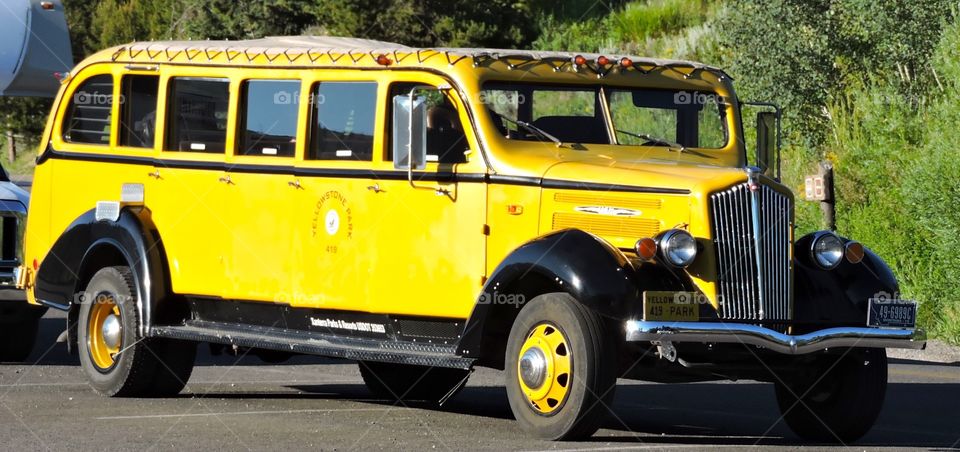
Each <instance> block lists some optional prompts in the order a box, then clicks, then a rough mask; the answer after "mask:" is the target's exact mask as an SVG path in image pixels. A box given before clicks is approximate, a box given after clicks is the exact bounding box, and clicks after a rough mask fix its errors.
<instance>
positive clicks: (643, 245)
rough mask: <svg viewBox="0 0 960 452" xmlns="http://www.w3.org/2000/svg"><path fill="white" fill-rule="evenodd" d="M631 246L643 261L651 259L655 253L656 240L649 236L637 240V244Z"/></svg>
mask: <svg viewBox="0 0 960 452" xmlns="http://www.w3.org/2000/svg"><path fill="white" fill-rule="evenodd" d="M633 248H634V250H635V251H636V252H637V256H639V257H640V259H643V260H645V261H652V260H653V258H654V257H656V255H657V241H656V240H654V239H652V238H650V237H647V238H643V239H640V240H637V244H636V245H634V246H633Z"/></svg>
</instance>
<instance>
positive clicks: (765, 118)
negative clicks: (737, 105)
mask: <svg viewBox="0 0 960 452" xmlns="http://www.w3.org/2000/svg"><path fill="white" fill-rule="evenodd" d="M779 123H780V118H779V115H778V114H777V113H776V112H772V111H761V112H759V113H757V166H758V167H760V171H761V172H762V173H763V174H765V175H767V176H768V177H771V178H775V179H779V177H780V143H779V142H780V139H779V135H780V133H779V131H780V124H779Z"/></svg>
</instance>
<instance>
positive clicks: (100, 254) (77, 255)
mask: <svg viewBox="0 0 960 452" xmlns="http://www.w3.org/2000/svg"><path fill="white" fill-rule="evenodd" d="M138 210H139V211H138V212H134V211H132V210H131V209H130V208H125V209H123V210H122V211H121V213H120V216H119V218H118V219H117V220H116V221H106V220H101V221H97V219H96V217H95V211H94V210H93V209H91V210H89V211H87V212H86V213H84V214H83V215H81V216H80V217H78V218H77V219H76V220H74V221H73V223H71V224H70V226H68V227H67V229H66V230H65V231H64V232H63V233H62V234H61V235H60V237H59V238H58V239H57V241H56V242H55V243H54V244H53V246H52V247H51V248H50V250H49V252H47V255H46V257H45V258H44V259H43V262H42V263H41V264H40V267H39V268H38V269H37V275H36V285H35V286H34V295H35V296H36V298H37V300H38V301H39V302H40V303H42V304H45V305H47V306H52V307H55V308H58V309H64V310H69V309H70V308H71V307H72V306H73V305H74V304H75V303H77V302H78V299H77V294H78V293H79V292H80V291H81V290H83V287H84V286H85V285H86V283H87V281H88V280H89V278H90V277H92V276H93V273H94V272H96V271H97V270H99V269H100V268H102V267H104V266H110V265H126V266H129V267H130V270H131V271H132V272H133V275H134V278H135V280H136V282H137V300H138V301H139V305H138V306H137V312H138V313H139V315H140V322H139V324H140V329H141V334H143V335H146V334H147V332H148V330H149V326H150V325H151V322H152V320H153V318H152V314H153V312H155V309H154V308H155V306H156V304H157V303H159V301H160V300H161V299H162V298H163V297H164V295H165V294H166V293H167V287H169V284H168V281H169V278H168V277H167V275H166V274H165V268H166V266H165V265H164V262H165V260H164V258H163V248H162V245H161V243H160V239H159V236H158V235H157V234H156V231H155V229H154V228H153V227H152V222H151V221H150V218H149V214H148V212H146V211H145V210H144V209H138Z"/></svg>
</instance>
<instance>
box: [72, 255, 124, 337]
mask: <svg viewBox="0 0 960 452" xmlns="http://www.w3.org/2000/svg"><path fill="white" fill-rule="evenodd" d="M118 265H126V266H129V265H130V263H129V262H127V258H126V256H124V255H123V253H122V252H121V251H120V250H119V249H118V248H117V247H115V246H113V245H110V244H106V243H101V244H99V245H97V246H96V247H94V248H93V249H91V250H90V251H88V252H87V254H86V256H85V257H84V259H83V262H82V263H81V264H80V271H79V272H78V274H77V283H76V285H75V286H74V291H73V293H74V296H73V300H72V302H71V303H70V310H69V311H68V312H67V348H68V350H71V351H73V350H76V349H77V347H76V345H77V319H78V318H79V317H80V303H78V302H77V301H78V297H79V294H80V292H82V291H83V290H84V288H86V287H87V283H89V282H90V279H91V278H93V275H94V274H96V273H97V272H98V271H99V270H100V269H101V268H105V267H113V266H118Z"/></svg>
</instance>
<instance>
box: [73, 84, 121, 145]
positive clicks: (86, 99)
mask: <svg viewBox="0 0 960 452" xmlns="http://www.w3.org/2000/svg"><path fill="white" fill-rule="evenodd" d="M112 112H113V76H111V75H109V74H104V75H95V76H93V77H90V78H89V79H87V80H86V81H84V82H83V83H82V84H81V85H80V86H79V87H78V88H77V89H76V91H74V92H73V97H71V98H70V107H68V110H67V115H66V117H65V118H64V122H63V124H64V127H63V139H64V141H67V142H70V143H87V144H103V145H109V144H110V120H111V119H112Z"/></svg>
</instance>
